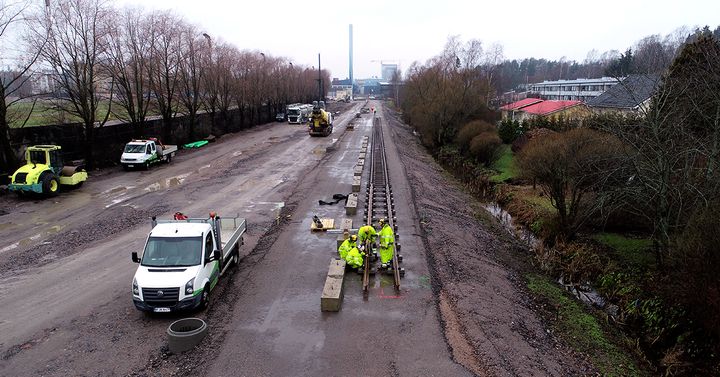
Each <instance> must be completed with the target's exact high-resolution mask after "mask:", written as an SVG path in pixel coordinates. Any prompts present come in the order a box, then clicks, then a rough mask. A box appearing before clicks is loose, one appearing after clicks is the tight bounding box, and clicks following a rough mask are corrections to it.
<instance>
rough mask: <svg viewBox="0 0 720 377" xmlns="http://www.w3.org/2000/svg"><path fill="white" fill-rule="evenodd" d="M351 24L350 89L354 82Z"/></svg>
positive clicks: (351, 94)
mask: <svg viewBox="0 0 720 377" xmlns="http://www.w3.org/2000/svg"><path fill="white" fill-rule="evenodd" d="M352 33H353V32H352V24H350V86H351V87H352V86H353V84H354V83H355V81H353V66H352V65H353V35H352ZM352 91H353V90H352V89H350V98H351V99H352V97H353V93H352Z"/></svg>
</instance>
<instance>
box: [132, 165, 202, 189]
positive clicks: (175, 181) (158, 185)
mask: <svg viewBox="0 0 720 377" xmlns="http://www.w3.org/2000/svg"><path fill="white" fill-rule="evenodd" d="M208 167H209V165H208ZM190 174H191V173H186V174H182V175H178V176H175V177H171V178H167V179H161V180H159V181H157V182H155V183H153V184H151V185H149V186H147V187H145V189H144V190H145V191H148V192H155V191H158V190H161V189H168V188H172V187H177V186H180V185H181V184H182V183H183V181H185V178H187V177H188V176H189V175H190Z"/></svg>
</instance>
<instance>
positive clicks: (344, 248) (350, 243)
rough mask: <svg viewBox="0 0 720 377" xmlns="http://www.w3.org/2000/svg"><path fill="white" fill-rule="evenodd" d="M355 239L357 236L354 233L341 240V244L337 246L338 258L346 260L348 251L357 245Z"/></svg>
mask: <svg viewBox="0 0 720 377" xmlns="http://www.w3.org/2000/svg"><path fill="white" fill-rule="evenodd" d="M357 239H358V237H357V236H356V235H354V234H353V235H352V236H350V237H348V238H347V239H346V240H345V241H343V243H342V244H340V247H339V248H338V254H340V258H342V259H343V260H345V261H347V260H346V257H347V254H348V252H349V251H350V250H351V249H353V248H356V247H357Z"/></svg>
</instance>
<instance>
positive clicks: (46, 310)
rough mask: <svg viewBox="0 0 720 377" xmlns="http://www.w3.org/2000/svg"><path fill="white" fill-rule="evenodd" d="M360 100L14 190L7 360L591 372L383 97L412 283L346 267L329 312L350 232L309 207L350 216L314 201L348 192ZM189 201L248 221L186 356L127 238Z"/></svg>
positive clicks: (133, 239) (45, 364)
mask: <svg viewBox="0 0 720 377" xmlns="http://www.w3.org/2000/svg"><path fill="white" fill-rule="evenodd" d="M373 105H374V106H375V107H379V106H380V103H379V102H377V103H373ZM358 106H360V104H356V105H355V109H346V110H345V111H343V112H342V113H341V114H340V115H339V116H338V117H337V118H336V130H335V132H334V133H333V135H332V136H331V137H330V138H309V137H308V136H307V135H306V133H305V130H304V128H303V127H301V126H290V125H287V124H280V123H277V124H269V125H265V126H261V127H257V128H255V129H252V130H247V131H244V132H241V133H238V134H235V135H230V136H226V137H223V138H221V139H220V140H219V141H218V142H217V143H216V144H215V145H212V146H211V147H210V148H207V149H200V150H197V151H192V152H189V153H183V154H179V155H178V156H177V158H175V159H174V160H173V163H172V164H170V165H166V166H161V167H159V168H155V169H153V170H150V171H147V172H129V173H122V172H119V171H112V172H100V173H99V174H95V175H94V176H93V177H92V179H91V180H90V181H88V182H87V184H86V185H85V186H84V187H83V188H82V189H81V190H76V191H72V192H67V193H63V194H62V195H61V196H59V197H58V198H56V199H54V200H52V201H18V200H16V199H9V200H8V201H5V202H4V203H3V204H2V206H0V213H4V214H3V215H2V216H0V236H1V238H2V240H3V244H2V245H0V285H1V286H2V287H3V288H4V289H3V290H4V293H5V294H4V295H2V296H1V297H0V307H1V308H2V316H0V352H2V353H1V354H0V355H1V356H0V375H13V376H36V375H51V376H67V375H88V376H96V375H113V376H122V375H136V376H145V375H157V376H166V375H209V376H225V375H239V376H258V375H267V376H288V375H293V376H321V375H398V376H399V375H408V376H416V375H442V376H463V375H472V374H477V375H557V376H559V375H581V374H584V373H587V372H588V371H589V370H590V369H589V368H588V367H587V366H586V365H585V364H584V363H583V362H582V360H580V359H579V358H578V357H577V356H575V355H573V354H572V353H571V352H569V351H568V350H566V349H564V348H563V347H562V345H560V344H558V343H557V342H556V341H555V340H554V339H553V338H552V337H551V336H550V335H548V334H547V332H546V330H545V326H544V325H543V324H542V323H541V322H540V320H539V319H538V318H537V316H536V315H535V314H534V313H533V311H532V309H531V300H530V299H529V298H528V296H527V295H526V294H525V292H524V291H523V290H522V288H521V284H519V283H518V282H517V277H516V276H514V274H513V270H512V268H511V267H508V266H507V265H506V264H507V261H508V260H509V258H508V255H509V253H511V251H512V250H514V248H515V247H516V246H514V245H512V244H509V243H507V242H506V241H503V240H502V239H501V238H498V237H496V236H494V235H493V234H492V233H491V232H489V231H488V229H487V227H486V226H485V225H483V224H482V223H479V222H478V221H477V220H476V219H475V218H474V217H473V214H472V210H471V209H472V207H469V206H468V205H469V203H472V200H471V199H470V198H468V197H466V196H464V195H463V194H462V191H461V190H460V189H458V188H457V187H454V186H453V185H448V183H447V180H448V178H447V176H446V175H444V174H443V173H442V171H441V170H440V169H439V168H438V167H437V166H436V165H435V164H434V163H433V162H432V159H431V158H430V157H429V156H428V155H427V154H426V153H425V152H424V150H422V148H421V147H420V146H419V145H418V144H417V141H416V139H415V137H414V136H413V135H412V132H411V131H410V130H409V129H407V127H405V126H403V125H402V124H400V123H398V122H396V121H394V120H393V119H394V118H393V117H392V116H391V114H390V113H389V112H386V111H382V110H381V111H380V112H379V113H378V116H380V117H381V119H383V120H384V121H383V122H382V123H383V124H384V132H385V135H386V136H385V138H386V147H387V151H388V152H387V155H388V164H389V168H390V171H391V178H390V179H391V183H392V185H393V190H394V194H395V203H396V209H397V217H398V227H399V231H398V233H399V234H400V239H401V240H402V245H403V246H402V247H403V252H402V254H403V255H404V257H405V258H404V266H405V268H406V270H407V275H406V276H405V278H404V279H403V281H402V290H401V292H399V293H396V292H394V289H393V287H392V281H391V279H390V278H389V277H380V276H377V277H376V278H374V279H373V281H372V285H371V293H370V295H369V297H368V298H367V299H366V300H364V299H363V296H362V292H361V282H360V276H358V275H354V274H348V275H347V279H346V284H345V300H344V303H343V308H342V310H341V311H340V312H339V313H322V312H320V310H319V306H320V303H319V296H320V292H321V291H322V286H323V282H324V279H325V272H326V271H327V265H328V263H329V261H330V258H331V257H332V256H333V255H334V254H335V237H336V235H332V234H327V233H310V231H309V228H310V221H311V220H310V219H311V217H312V215H318V216H320V217H331V218H335V219H339V218H342V217H345V216H344V210H343V208H342V204H338V205H335V206H320V205H319V204H318V200H319V199H328V198H330V197H332V195H333V194H335V193H344V194H346V193H348V192H349V191H350V184H351V182H352V168H353V166H354V164H355V162H356V160H357V156H358V153H359V150H360V140H361V138H362V136H364V135H370V134H371V124H372V122H371V115H363V117H362V118H361V119H359V120H357V122H356V123H357V126H356V127H355V129H354V130H352V131H351V130H347V131H346V129H345V125H346V124H347V122H348V121H350V120H351V119H352V117H353V116H354V114H355V112H356V111H357V110H358ZM364 174H365V175H364V176H363V178H364V180H366V179H367V177H366V175H367V172H365V173H364ZM364 182H366V181H364ZM5 198H7V197H5ZM5 198H3V200H5ZM361 205H363V203H362V202H361ZM176 210H181V211H183V212H185V213H187V214H191V215H195V216H202V215H204V214H205V213H206V212H207V211H209V210H217V211H218V212H220V213H221V214H223V213H225V214H236V213H239V214H240V215H242V216H245V217H247V219H248V223H249V230H248V236H247V237H246V244H245V246H243V248H242V249H241V253H242V254H243V259H242V261H241V263H240V265H239V267H238V268H237V269H236V270H235V271H234V272H232V273H230V274H228V276H227V277H226V278H224V279H221V281H220V283H219V284H218V287H217V288H216V290H215V291H213V293H212V296H211V300H212V301H213V302H212V306H211V308H210V310H208V311H205V312H199V313H194V314H192V315H195V316H199V317H201V318H204V319H205V320H206V321H207V322H208V324H209V325H210V332H209V335H208V337H207V338H206V339H205V340H204V341H203V343H202V344H201V345H200V346H199V347H197V348H196V349H195V350H193V351H191V352H188V353H185V354H182V355H172V354H169V353H168V352H167V348H166V342H165V334H164V332H165V329H166V327H167V325H168V324H169V323H170V322H172V321H173V320H174V319H177V318H180V317H182V316H187V315H171V316H167V315H165V316H160V315H145V314H143V313H140V312H138V311H137V310H135V308H134V306H133V304H132V300H131V296H130V283H131V280H132V275H133V273H134V270H135V268H136V265H134V264H133V263H132V262H131V261H130V252H131V251H140V250H141V248H142V245H143V242H144V237H145V236H146V234H147V232H148V231H149V229H150V228H149V224H148V220H147V218H148V217H149V216H151V215H159V216H169V214H171V213H173V212H174V211H176ZM360 216H361V211H359V213H358V215H357V216H355V217H354V218H353V220H354V223H355V224H356V226H357V224H359V222H360V221H361V220H360Z"/></svg>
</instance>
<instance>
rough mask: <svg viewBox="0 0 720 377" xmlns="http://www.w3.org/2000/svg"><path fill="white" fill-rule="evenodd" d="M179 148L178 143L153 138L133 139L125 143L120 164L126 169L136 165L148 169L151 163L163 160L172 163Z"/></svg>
mask: <svg viewBox="0 0 720 377" xmlns="http://www.w3.org/2000/svg"><path fill="white" fill-rule="evenodd" d="M177 150H178V148H177V145H163V144H162V143H160V142H159V141H158V140H157V139H153V138H151V139H148V140H133V141H131V142H129V143H127V144H125V149H124V150H123V154H122V156H120V164H122V166H123V169H125V170H128V169H132V168H136V167H142V168H145V169H148V168H149V167H150V165H152V164H155V163H158V162H161V161H164V162H167V163H170V161H172V158H173V157H175V153H176V152H177Z"/></svg>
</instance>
